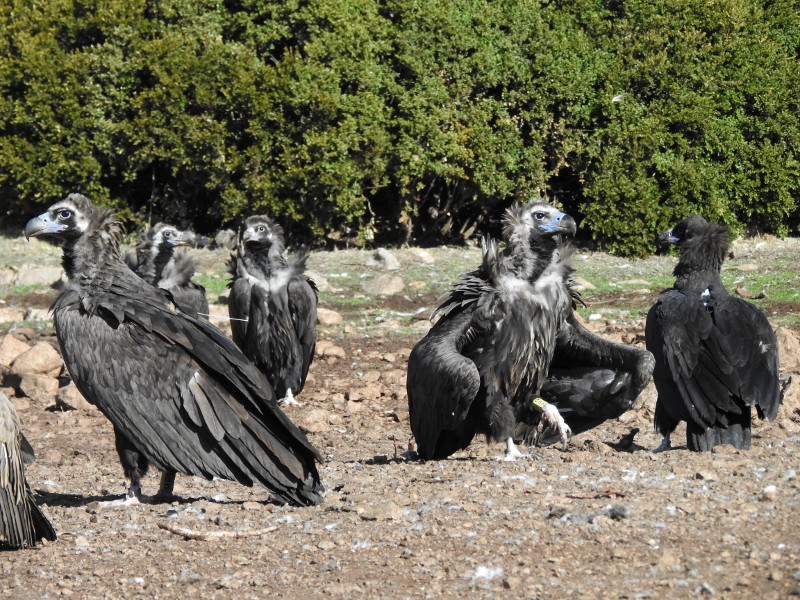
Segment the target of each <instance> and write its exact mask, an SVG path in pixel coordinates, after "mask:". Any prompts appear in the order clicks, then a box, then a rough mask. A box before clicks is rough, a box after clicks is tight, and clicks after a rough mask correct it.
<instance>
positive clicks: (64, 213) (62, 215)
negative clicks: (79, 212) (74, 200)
mask: <svg viewBox="0 0 800 600" xmlns="http://www.w3.org/2000/svg"><path fill="white" fill-rule="evenodd" d="M58 216H59V218H61V219H69V218H70V217H71V216H72V212H71V211H69V210H67V209H66V208H62V209H61V210H60V211H58Z"/></svg>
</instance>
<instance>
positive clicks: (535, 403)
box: [532, 396, 548, 412]
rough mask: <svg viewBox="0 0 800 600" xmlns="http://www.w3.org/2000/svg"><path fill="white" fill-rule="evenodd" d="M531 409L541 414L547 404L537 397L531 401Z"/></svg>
mask: <svg viewBox="0 0 800 600" xmlns="http://www.w3.org/2000/svg"><path fill="white" fill-rule="evenodd" d="M532 404H533V408H535V409H536V410H538V411H539V412H543V411H544V409H545V407H546V406H547V405H548V402H545V400H544V398H539V397H538V396H537V397H536V398H534V399H533V403H532Z"/></svg>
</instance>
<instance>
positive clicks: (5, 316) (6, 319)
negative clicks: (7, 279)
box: [0, 284, 28, 323]
mask: <svg viewBox="0 0 800 600" xmlns="http://www.w3.org/2000/svg"><path fill="white" fill-rule="evenodd" d="M0 285H2V284H0ZM27 312H28V311H27V310H26V309H24V308H19V307H16V306H3V307H0V323H20V322H22V321H24V320H25V315H26V314H27Z"/></svg>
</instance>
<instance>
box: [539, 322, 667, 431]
mask: <svg viewBox="0 0 800 600" xmlns="http://www.w3.org/2000/svg"><path fill="white" fill-rule="evenodd" d="M653 367H654V360H653V356H652V355H651V354H650V353H649V352H647V351H646V350H641V349H639V348H635V347H633V346H628V345H625V344H618V343H615V342H612V341H610V340H607V339H604V338H602V337H600V336H598V335H596V334H594V333H592V332H591V331H589V330H588V329H587V328H586V327H584V326H583V325H582V324H581V323H580V322H579V321H578V320H577V319H576V317H575V314H574V313H573V312H572V310H570V311H569V313H568V316H567V319H566V320H565V321H564V322H563V323H562V324H561V327H560V329H559V333H558V338H557V340H556V349H555V353H554V355H553V361H552V363H551V365H550V370H549V371H548V379H547V381H546V382H545V384H544V386H543V387H542V396H543V397H544V399H545V400H547V401H548V402H551V403H553V404H556V405H557V406H558V408H559V410H560V411H562V412H563V413H565V414H564V417H565V418H566V419H567V421H568V422H569V424H570V426H571V427H572V429H573V432H574V433H577V432H579V431H582V430H584V429H586V428H587V427H589V426H594V425H596V424H597V423H598V422H600V421H603V420H606V419H612V418H616V417H618V416H619V415H621V414H622V413H623V412H625V411H626V410H628V409H629V408H630V407H631V406H632V405H633V403H634V401H635V400H636V398H637V397H638V396H639V394H640V393H641V391H642V390H643V389H644V387H645V386H646V385H647V384H648V382H649V381H650V378H651V376H652V373H653Z"/></svg>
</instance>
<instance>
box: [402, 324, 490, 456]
mask: <svg viewBox="0 0 800 600" xmlns="http://www.w3.org/2000/svg"><path fill="white" fill-rule="evenodd" d="M471 320H472V315H471V312H469V311H466V312H460V313H456V314H451V315H449V316H448V317H445V318H442V319H441V320H440V321H438V322H437V323H436V324H435V325H434V326H433V327H432V328H431V330H430V331H429V332H428V333H427V335H426V336H425V337H424V338H422V340H420V341H419V342H418V343H417V345H416V346H414V349H413V350H412V351H411V355H410V356H409V357H408V375H407V379H406V390H407V392H408V409H409V414H410V418H411V431H412V432H413V434H414V439H415V440H416V442H417V448H418V451H419V454H420V456H422V457H423V458H440V457H443V456H445V457H446V456H449V455H450V454H452V453H453V452H455V451H456V450H459V449H461V448H464V447H466V446H467V445H469V443H470V441H472V437H473V436H474V428H472V429H470V427H469V425H468V423H467V421H468V415H469V411H470V408H471V407H472V403H473V401H474V400H475V398H476V396H477V395H478V393H479V390H480V387H481V378H480V375H479V374H478V368H477V366H476V365H475V363H474V362H472V360H470V359H469V358H467V357H465V356H463V355H462V354H461V352H460V348H459V346H460V344H461V343H463V338H464V336H465V334H466V333H467V331H468V329H469V327H470V322H471ZM465 425H466V426H467V430H466V431H462V430H463V428H464V426H465ZM462 433H463V435H462Z"/></svg>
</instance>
